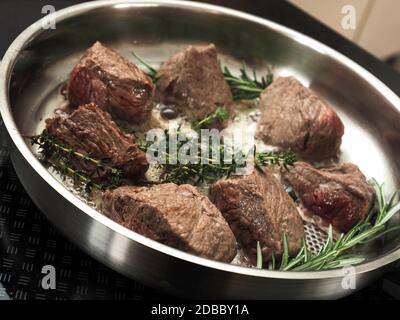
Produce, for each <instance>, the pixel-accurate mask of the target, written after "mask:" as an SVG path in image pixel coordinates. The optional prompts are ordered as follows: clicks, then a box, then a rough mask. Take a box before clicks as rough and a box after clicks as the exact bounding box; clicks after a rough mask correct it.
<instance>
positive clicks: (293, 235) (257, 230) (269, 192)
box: [210, 168, 304, 263]
mask: <svg viewBox="0 0 400 320" xmlns="http://www.w3.org/2000/svg"><path fill="white" fill-rule="evenodd" d="M210 199H211V201H212V202H213V203H214V204H215V205H216V206H217V208H218V209H219V210H220V211H221V212H222V214H223V216H224V217H225V219H226V220H227V221H228V223H229V225H230V227H231V229H232V231H233V233H234V234H235V236H236V239H237V240H238V241H239V242H240V244H241V245H242V246H243V249H244V251H245V253H246V254H247V255H248V256H249V258H250V259H251V260H252V261H253V263H254V261H255V259H256V248H257V241H259V242H260V245H261V250H262V255H263V260H264V261H268V260H270V259H271V256H272V254H274V255H275V257H276V258H279V256H280V255H281V253H282V252H283V246H282V244H283V241H282V239H283V235H284V234H286V236H287V239H288V243H289V251H290V253H291V254H295V253H296V252H297V251H298V250H299V249H300V247H301V245H302V239H303V237H304V229H303V222H302V220H301V218H300V215H299V213H298V211H297V208H296V205H295V203H294V201H293V200H292V199H291V198H290V197H289V195H288V194H287V193H286V192H285V191H284V189H283V187H282V186H281V184H280V182H279V181H278V179H277V178H276V177H275V176H274V175H273V173H272V171H270V170H269V169H268V168H265V171H264V173H260V172H259V171H257V170H255V171H254V172H253V173H252V174H250V175H246V176H236V177H232V178H226V179H221V180H219V181H217V182H216V183H214V184H213V185H212V186H211V188H210Z"/></svg>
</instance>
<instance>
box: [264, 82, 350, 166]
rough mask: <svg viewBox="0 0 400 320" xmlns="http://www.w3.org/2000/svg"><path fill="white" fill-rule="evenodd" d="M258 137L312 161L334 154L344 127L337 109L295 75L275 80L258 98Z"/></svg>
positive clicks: (337, 148)
mask: <svg viewBox="0 0 400 320" xmlns="http://www.w3.org/2000/svg"><path fill="white" fill-rule="evenodd" d="M260 99H261V100H260V107H261V110H262V114H261V118H260V121H259V123H258V128H257V137H258V138H260V139H262V140H263V141H264V142H265V143H266V144H271V145H275V146H278V147H282V148H285V149H289V148H290V149H291V150H293V151H294V152H296V153H297V154H298V155H299V156H301V157H302V158H305V159H311V160H323V159H327V158H331V157H336V156H337V155H338V152H339V148H340V144H341V139H342V135H343V133H344V127H343V124H342V122H341V120H340V119H339V117H338V115H337V114H336V112H335V111H334V110H333V109H332V108H331V107H329V106H328V105H327V104H326V103H325V102H323V101H322V100H321V99H320V98H318V97H317V96H316V95H315V94H314V93H313V92H312V91H311V90H309V89H307V88H305V87H304V86H303V85H302V84H301V83H300V82H299V81H298V80H296V79H295V78H294V77H285V78H283V77H281V78H278V79H277V80H275V81H274V82H273V83H272V84H271V85H270V86H269V87H268V88H267V89H265V90H264V92H263V93H262V94H261V97H260Z"/></svg>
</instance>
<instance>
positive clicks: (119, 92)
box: [67, 42, 154, 122]
mask: <svg viewBox="0 0 400 320" xmlns="http://www.w3.org/2000/svg"><path fill="white" fill-rule="evenodd" d="M153 93H154V85H153V83H152V81H151V79H150V78H149V77H148V76H147V75H146V74H145V73H144V72H143V71H141V70H140V69H139V68H138V67H137V66H136V65H134V64H133V63H131V62H129V61H128V60H127V59H125V58H124V57H122V56H121V55H119V54H118V53H117V52H115V51H113V50H112V49H110V48H108V47H106V46H105V45H103V44H101V43H100V42H96V43H95V44H94V45H93V46H92V47H91V48H89V49H88V50H87V51H86V53H85V54H84V55H83V57H82V58H81V59H80V61H79V63H78V64H77V65H76V66H75V67H74V69H73V70H72V72H71V75H70V78H69V82H68V86H67V95H68V99H69V102H70V104H71V105H72V106H74V107H77V106H80V105H82V104H86V103H90V102H94V103H96V104H97V105H98V106H99V107H100V108H102V109H103V110H105V111H108V112H109V113H111V114H112V115H113V116H115V117H117V118H119V119H123V120H127V121H130V122H140V121H143V120H144V119H145V118H146V117H147V116H148V115H149V113H150V111H151V108H152V105H153V103H152V97H153Z"/></svg>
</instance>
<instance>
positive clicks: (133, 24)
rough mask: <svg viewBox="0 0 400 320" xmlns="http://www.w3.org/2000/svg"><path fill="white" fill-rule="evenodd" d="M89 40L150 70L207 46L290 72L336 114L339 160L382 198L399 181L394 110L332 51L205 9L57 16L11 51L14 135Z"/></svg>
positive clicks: (388, 243) (40, 116)
mask: <svg viewBox="0 0 400 320" xmlns="http://www.w3.org/2000/svg"><path fill="white" fill-rule="evenodd" d="M181 10H183V11H185V12H179V11H181ZM97 40H99V41H102V42H104V43H106V44H107V45H109V46H111V47H112V48H114V49H115V50H117V51H119V52H120V53H121V54H123V55H125V56H126V57H127V58H128V59H131V60H133V58H132V56H131V55H130V52H131V51H132V50H134V51H135V52H137V53H138V54H139V55H140V56H142V57H145V58H146V60H147V61H149V62H150V64H152V65H153V66H158V65H159V64H160V63H161V62H162V61H165V60H166V59H167V58H168V57H169V56H170V55H171V54H173V53H175V52H177V51H179V50H181V49H183V48H184V47H185V46H187V45H188V44H204V43H209V42H213V43H214V44H216V46H217V48H218V50H219V53H220V59H221V61H222V63H223V64H227V65H228V66H230V67H231V69H232V70H236V71H237V70H238V68H239V67H240V63H241V61H242V60H243V61H245V62H246V64H247V65H251V66H254V67H256V69H257V71H258V74H263V73H266V72H267V66H268V65H272V66H273V68H274V75H275V77H277V76H279V75H294V76H296V77H297V78H299V79H300V80H301V81H302V82H303V83H304V84H306V85H307V86H309V87H310V88H312V89H313V90H314V91H315V92H316V93H317V94H318V95H319V96H320V97H322V98H324V99H325V100H327V101H328V102H329V103H330V104H331V105H332V106H333V107H334V108H335V109H336V110H337V112H338V113H339V116H340V117H341V119H342V120H343V122H344V125H345V135H344V137H343V143H342V148H341V150H342V155H341V161H342V162H347V161H349V162H353V163H355V164H356V165H358V166H359V167H360V169H361V170H362V172H363V173H364V174H365V175H366V176H367V177H368V178H372V177H374V178H375V179H376V180H377V181H379V182H385V187H386V191H387V193H388V194H389V193H391V192H393V191H394V190H395V187H396V186H400V158H399V157H396V155H398V154H399V151H400V112H399V111H398V110H397V109H396V107H395V106H393V105H392V104H391V103H390V102H389V101H388V100H387V99H386V98H385V97H384V96H383V94H382V93H381V92H379V90H378V89H377V88H376V87H375V86H374V85H373V84H371V82H369V80H368V79H365V78H363V77H362V76H361V75H359V74H357V73H356V72H355V71H354V70H352V69H351V68H349V67H348V66H346V64H345V63H343V62H341V61H340V56H337V57H336V56H332V55H331V53H330V51H325V50H324V48H323V47H319V46H318V47H317V46H315V45H311V46H310V45H309V43H306V42H305V41H304V39H303V38H301V37H300V38H298V37H296V36H294V35H291V34H285V33H284V32H282V31H279V30H274V28H270V27H267V26H265V25H261V24H258V23H255V22H251V21H247V20H244V19H240V18H238V17H233V16H229V15H226V14H222V13H219V12H214V11H212V10H210V11H208V10H202V11H200V10H196V9H192V10H188V9H185V8H180V9H178V8H176V7H174V8H171V7H168V6H165V7H162V8H155V7H152V6H147V7H141V8H136V7H134V6H132V7H130V6H123V7H120V6H114V7H113V8H112V9H110V8H107V10H105V9H104V8H96V9H93V10H90V11H88V12H85V13H83V14H80V15H78V16H74V17H71V18H67V19H64V20H62V21H60V22H58V23H57V25H56V29H48V30H42V31H41V32H40V33H39V34H37V35H36V36H35V37H34V38H32V39H31V41H29V42H28V43H27V45H26V46H25V48H24V50H22V51H21V52H20V53H19V55H18V58H17V61H16V63H15V66H14V70H13V74H12V77H11V90H10V100H11V106H12V112H13V116H14V118H15V121H16V123H17V126H18V129H19V131H20V133H21V134H23V135H32V134H36V133H39V132H40V131H41V130H42V129H43V126H44V119H46V118H47V117H50V116H52V115H53V112H54V110H55V109H56V108H58V107H60V106H61V105H62V104H63V102H64V100H63V97H62V96H61V95H60V87H61V86H62V84H63V83H64V82H65V80H66V79H67V78H68V75H69V72H70V71H71V69H72V67H73V66H74V64H75V63H76V62H77V60H78V58H79V56H80V55H81V54H82V52H83V51H84V50H85V49H86V48H88V47H89V46H91V44H93V43H94V42H95V41H97ZM320 240H321V238H319V241H320ZM317 242H318V241H317ZM399 244H400V234H391V235H389V236H387V237H386V238H385V239H383V240H380V241H379V242H378V243H374V244H372V245H370V246H368V247H365V248H364V250H365V251H366V252H365V253H366V254H367V255H368V257H369V258H370V259H372V258H375V257H378V256H381V255H383V254H385V253H387V252H389V251H391V250H393V249H395V248H398V247H399Z"/></svg>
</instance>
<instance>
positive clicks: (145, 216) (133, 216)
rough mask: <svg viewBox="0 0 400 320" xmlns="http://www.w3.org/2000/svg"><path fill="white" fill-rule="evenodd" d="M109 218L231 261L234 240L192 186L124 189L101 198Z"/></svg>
mask: <svg viewBox="0 0 400 320" xmlns="http://www.w3.org/2000/svg"><path fill="white" fill-rule="evenodd" d="M102 208H103V211H104V213H105V214H106V215H107V216H109V217H110V218H111V219H113V220H115V221H116V222H118V223H120V224H122V225H123V226H125V227H126V228H129V229H131V230H133V231H136V232H138V233H140V234H142V235H144V236H147V237H149V238H151V239H153V240H156V241H159V242H161V243H164V244H166V245H169V246H171V247H174V248H177V249H181V250H183V251H186V252H189V253H193V254H196V255H199V256H202V257H206V258H210V259H215V260H219V261H224V262H230V261H231V260H232V259H233V258H234V257H235V255H236V241H235V237H234V236H233V234H232V231H231V230H230V229H229V226H228V224H227V223H226V221H225V220H224V218H223V217H222V215H221V213H220V212H219V211H218V209H217V208H216V207H215V206H214V205H213V204H212V203H211V202H210V201H209V200H208V198H207V197H205V196H203V195H201V194H200V193H199V192H198V191H197V189H196V188H195V187H193V186H191V185H188V184H184V185H179V186H178V185H176V184H173V183H167V184H160V185H155V186H152V187H134V186H124V187H120V188H118V189H115V190H113V191H108V192H106V193H105V194H104V196H103V204H102Z"/></svg>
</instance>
